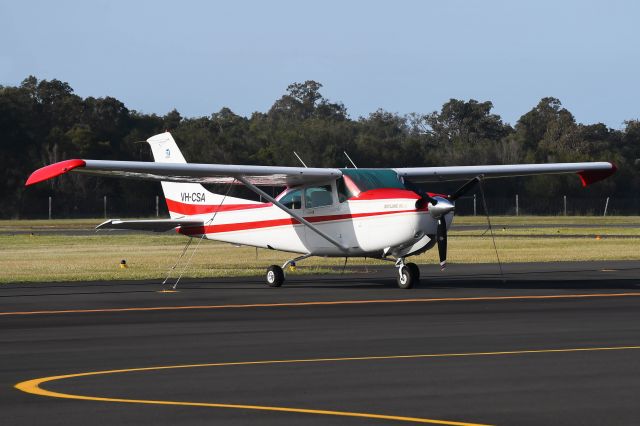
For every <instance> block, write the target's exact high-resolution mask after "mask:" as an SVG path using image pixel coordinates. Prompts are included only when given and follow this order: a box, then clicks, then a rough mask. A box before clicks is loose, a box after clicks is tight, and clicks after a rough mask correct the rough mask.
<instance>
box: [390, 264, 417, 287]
mask: <svg viewBox="0 0 640 426" xmlns="http://www.w3.org/2000/svg"><path fill="white" fill-rule="evenodd" d="M396 268H398V287H400V288H402V289H409V288H411V287H413V286H414V285H416V284H419V283H420V268H418V265H416V264H415V263H404V259H403V258H399V259H398V260H397V261H396Z"/></svg>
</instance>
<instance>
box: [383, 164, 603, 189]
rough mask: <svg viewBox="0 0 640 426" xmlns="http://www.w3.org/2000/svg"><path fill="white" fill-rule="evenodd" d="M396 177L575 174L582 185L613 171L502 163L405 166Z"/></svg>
mask: <svg viewBox="0 0 640 426" xmlns="http://www.w3.org/2000/svg"><path fill="white" fill-rule="evenodd" d="M394 170H395V171H396V173H398V176H400V177H402V178H404V179H407V180H409V181H411V182H416V183H422V182H442V181H452V180H467V179H473V178H474V177H476V176H483V177H484V178H501V177H515V176H532V175H548V174H563V173H576V174H577V175H578V176H579V177H580V180H581V181H582V185H583V186H587V185H590V184H592V183H594V182H597V181H599V180H602V179H605V178H607V177H609V176H611V175H612V174H614V173H615V172H616V166H615V165H614V164H613V163H606V162H589V163H547V164H505V165H487V166H452V167H405V168H397V169H394Z"/></svg>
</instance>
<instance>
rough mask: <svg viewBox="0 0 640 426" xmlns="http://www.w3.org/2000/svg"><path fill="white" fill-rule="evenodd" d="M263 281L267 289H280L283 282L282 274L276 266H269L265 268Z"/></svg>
mask: <svg viewBox="0 0 640 426" xmlns="http://www.w3.org/2000/svg"><path fill="white" fill-rule="evenodd" d="M265 281H266V283H267V285H268V286H269V287H280V286H281V285H282V283H283V282H284V272H282V268H281V267H279V266H278V265H271V266H269V267H268V268H267V275H266V276H265Z"/></svg>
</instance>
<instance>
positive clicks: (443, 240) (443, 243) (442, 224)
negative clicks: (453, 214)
mask: <svg viewBox="0 0 640 426" xmlns="http://www.w3.org/2000/svg"><path fill="white" fill-rule="evenodd" d="M436 240H437V242H438V254H439V255H440V270H444V268H445V267H446V266H447V221H446V220H445V219H444V216H442V217H441V218H440V219H438V232H437V235H436Z"/></svg>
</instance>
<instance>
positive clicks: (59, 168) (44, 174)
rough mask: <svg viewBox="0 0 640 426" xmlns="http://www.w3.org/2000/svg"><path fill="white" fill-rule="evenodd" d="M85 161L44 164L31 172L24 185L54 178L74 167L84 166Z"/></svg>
mask: <svg viewBox="0 0 640 426" xmlns="http://www.w3.org/2000/svg"><path fill="white" fill-rule="evenodd" d="M84 166H86V163H85V162H84V160H77V159H76V160H65V161H60V162H59V163H54V164H49V165H48V166H44V167H42V168H40V169H38V170H36V171H35V172H33V173H31V176H29V179H27V183H25V186H30V185H33V184H35V183H38V182H42V181H44V180H47V179H51V178H54V177H56V176H60V175H62V174H65V173H67V172H69V171H71V170H73V169H75V168H76V167H84Z"/></svg>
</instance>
